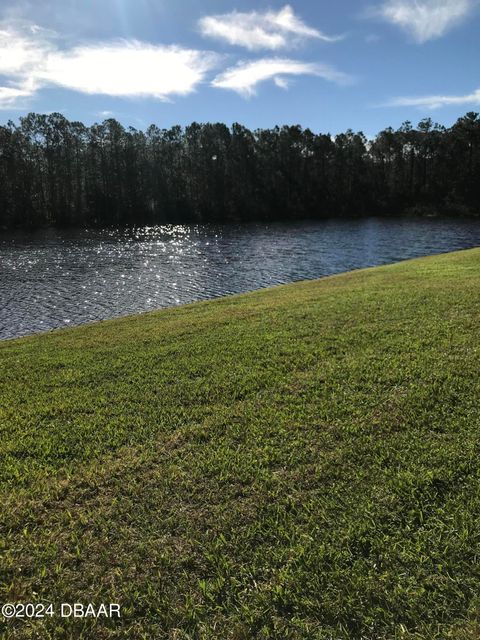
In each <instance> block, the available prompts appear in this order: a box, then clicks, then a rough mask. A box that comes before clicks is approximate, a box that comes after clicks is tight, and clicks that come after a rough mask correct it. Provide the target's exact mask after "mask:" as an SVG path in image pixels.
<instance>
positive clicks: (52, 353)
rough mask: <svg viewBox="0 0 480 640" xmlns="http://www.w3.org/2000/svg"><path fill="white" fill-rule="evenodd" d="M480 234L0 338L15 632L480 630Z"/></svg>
mask: <svg viewBox="0 0 480 640" xmlns="http://www.w3.org/2000/svg"><path fill="white" fill-rule="evenodd" d="M479 320H480V250H477V249H475V250H470V251H462V252H458V253H452V254H446V255H440V256H435V257H431V258H423V259H418V260H412V261H409V262H403V263H398V264H395V265H391V266H387V267H380V268H374V269H367V270H362V271H356V272H351V273H347V274H344V275H340V276H333V277H330V278H326V279H323V280H319V281H314V282H303V283H298V284H293V285H286V286H282V287H276V288H273V289H268V290H262V291H258V292H254V293H251V294H245V295H240V296H233V297H227V298H223V299H220V300H216V301H211V302H202V303H197V304H193V305H189V306H184V307H178V308H172V309H167V310H164V311H160V312H155V313H149V314H145V315H140V316H134V317H128V318H123V319H120V320H114V321H107V322H102V323H99V324H94V325H90V326H84V327H81V328H76V329H71V330H68V329H67V330H62V331H56V332H52V333H48V334H44V335H39V336H32V337H28V338H22V339H19V340H14V341H6V342H3V343H1V344H0V361H1V371H0V382H1V389H0V425H1V427H0V429H1V430H0V434H1V435H0V438H1V440H0V454H1V459H2V464H1V471H0V474H1V475H0V480H1V501H2V510H1V528H2V535H1V536H0V540H1V542H0V544H1V548H0V563H1V580H0V602H13V603H18V602H32V601H33V602H36V603H53V605H54V610H55V611H56V612H57V610H59V606H60V603H62V602H63V603H65V602H66V603H71V602H81V603H85V604H86V603H90V602H92V603H95V604H97V605H98V604H100V603H110V602H114V603H120V604H121V607H122V617H121V619H120V620H118V619H113V620H107V621H105V620H104V619H98V620H94V619H91V618H90V619H76V620H74V619H72V618H61V617H60V616H59V614H58V613H57V615H54V616H53V617H50V616H47V617H45V618H43V619H36V620H25V619H23V620H16V621H14V620H10V621H6V620H4V619H0V630H1V633H2V634H3V635H2V637H5V638H10V637H11V638H22V639H23V638H25V639H26V638H40V637H41V638H64V637H65V638H67V637H72V638H73V637H75V638H77V637H78V638H93V637H95V638H99V639H102V638H105V639H106V638H133V639H135V638H139V639H140V638H165V639H166V638H169V639H174V638H175V639H180V638H181V639H186V638H192V639H193V638H202V639H203V638H204V639H219V640H220V639H222V640H223V639H228V638H231V639H241V638H245V639H250V638H271V639H273V638H282V639H283V638H286V639H289V638H299V639H304V638H305V639H306V638H315V639H325V640H326V639H327V638H329V639H330V638H336V639H337V638H339V639H341V638H348V639H358V638H368V639H372V640H373V639H380V638H409V639H413V638H415V639H416V640H418V639H424V640H434V639H437V640H440V639H441V640H443V639H445V638H462V639H463V638H465V639H467V638H472V639H473V638H476V637H478V634H479V632H480V629H479V625H478V616H479V613H480V610H479V606H480V605H479V600H478V593H479V591H480V566H479V558H480V535H479V530H478V521H479V519H480V491H479V489H480V470H479V462H478V461H479V459H480V457H479V453H480V439H479V435H478V434H479V428H480V412H479V402H478V399H479V397H480V383H479V371H480V347H479V344H480V322H479Z"/></svg>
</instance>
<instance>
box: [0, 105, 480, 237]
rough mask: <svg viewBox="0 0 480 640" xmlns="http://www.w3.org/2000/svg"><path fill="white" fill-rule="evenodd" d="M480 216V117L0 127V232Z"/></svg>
mask: <svg viewBox="0 0 480 640" xmlns="http://www.w3.org/2000/svg"><path fill="white" fill-rule="evenodd" d="M402 213H450V214H479V213H480V117H479V114H478V113H472V112H471V113H467V114H466V115H465V116H464V117H462V118H460V119H459V120H458V121H457V122H456V123H455V124H454V125H453V126H452V127H450V128H445V127H443V126H441V125H438V124H434V123H433V122H432V120H431V119H430V118H426V119H424V120H422V121H421V122H420V123H419V124H418V126H417V127H416V128H414V127H413V126H412V125H411V123H410V122H405V123H404V124H403V125H402V126H401V127H400V128H399V129H397V130H393V129H392V128H387V129H385V130H384V131H381V132H380V133H379V134H378V135H377V136H376V138H375V139H374V140H367V139H366V138H365V136H364V135H363V134H362V133H354V132H353V131H351V130H348V131H347V132H346V133H341V134H339V135H336V136H334V137H333V136H330V135H327V134H315V133H313V132H312V131H310V130H309V129H303V128H302V127H300V126H284V127H275V128H274V129H260V130H256V131H253V132H252V131H249V130H248V129H246V128H245V127H243V126H241V125H239V124H234V125H233V126H232V127H231V128H228V127H227V126H225V125H224V124H198V123H193V124H191V125H190V126H187V127H185V128H182V127H180V126H175V127H172V128H170V129H160V128H158V127H157V126H155V125H152V126H150V127H149V128H148V129H147V131H146V132H142V131H138V130H136V129H134V128H131V127H129V128H127V129H126V128H124V127H123V126H122V125H121V124H120V123H118V122H117V121H116V120H114V119H108V120H105V121H104V122H103V123H101V124H94V125H93V126H91V127H87V126H84V125H83V124H81V123H80V122H69V121H68V120H67V119H66V118H65V117H64V116H62V115H61V114H59V113H53V114H50V115H37V114H33V113H31V114H29V115H27V116H26V117H23V118H20V121H19V124H15V123H13V122H8V123H7V124H6V125H5V126H0V228H3V229H8V228H14V227H27V226H28V227H36V226H47V225H56V226H85V225H102V226H106V225H123V224H125V225H126V224H160V223H167V222H176V223H178V222H237V221H244V220H245V221H247V220H295V219H301V218H323V217H331V216H348V215H374V214H375V215H379V214H380V215H399V214H402Z"/></svg>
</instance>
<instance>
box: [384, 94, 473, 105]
mask: <svg viewBox="0 0 480 640" xmlns="http://www.w3.org/2000/svg"><path fill="white" fill-rule="evenodd" d="M449 105H460V106H465V105H467V106H468V105H474V106H478V105H480V89H477V90H476V91H473V92H472V93H468V94H466V95H464V96H441V95H438V96H419V97H399V98H393V99H392V100H389V101H388V102H387V103H386V104H385V105H384V106H387V107H419V108H422V107H423V108H427V109H439V108H440V107H447V106H449Z"/></svg>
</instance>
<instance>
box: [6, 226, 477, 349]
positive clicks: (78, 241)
mask: <svg viewBox="0 0 480 640" xmlns="http://www.w3.org/2000/svg"><path fill="white" fill-rule="evenodd" d="M479 245H480V221H476V220H471V219H470V220H468V219H467V220H465V219H461V220H459V219H455V220H445V219H435V218H430V219H396V220H389V219H377V218H369V219H364V220H356V221H351V220H349V221H341V222H339V221H328V222H304V223H300V224H250V225H238V226H216V225H197V226H172V225H168V226H164V227H145V228H141V229H136V230H102V231H98V230H86V231H58V230H48V231H42V232H38V233H35V234H17V235H7V234H3V235H0V338H12V337H15V336H21V335H26V334H30V333H35V332H38V331H45V330H48V329H53V328H57V327H64V326H72V325H78V324H81V323H84V322H89V321H93V320H100V319H105V318H112V317H115V316H120V315H125V314H130V313H137V312H139V311H148V310H151V309H158V308H160V307H169V306H172V305H177V304H182V303H185V302H192V301H194V300H203V299H205V298H213V297H216V296H222V295H227V294H231V293H239V292H242V291H248V290H251V289H257V288H259V287H268V286H271V285H275V284H281V283H285V282H291V281H294V280H302V279H306V278H318V277H321V276H325V275H328V274H332V273H339V272H341V271H348V270H350V269H357V268H360V267H367V266H373V265H379V264H385V263H389V262H395V261H397V260H402V259H405V258H410V257H414V256H422V255H429V254H433V253H439V252H444V251H453V250H455V249H464V248H468V247H474V246H479Z"/></svg>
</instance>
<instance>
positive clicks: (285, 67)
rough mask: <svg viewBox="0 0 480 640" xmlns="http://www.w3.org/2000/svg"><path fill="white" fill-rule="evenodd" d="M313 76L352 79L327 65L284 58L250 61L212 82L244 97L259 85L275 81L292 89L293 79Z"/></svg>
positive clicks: (347, 80) (345, 81)
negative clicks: (289, 84) (290, 85)
mask: <svg viewBox="0 0 480 640" xmlns="http://www.w3.org/2000/svg"><path fill="white" fill-rule="evenodd" d="M300 75H312V76H318V77H321V78H323V79H325V80H329V81H331V82H336V83H339V84H346V83H348V82H350V81H351V78H350V77H349V76H348V75H346V74H345V73H342V72H341V71H337V70H336V69H334V68H333V67H331V66H329V65H326V64H319V63H314V62H302V61H300V60H289V59H284V58H263V59H261V60H255V61H250V62H240V63H239V64H237V65H236V66H235V67H231V68H230V69H227V70H226V71H224V72H223V73H221V74H220V75H218V76H217V77H216V78H215V79H214V80H213V82H212V85H213V86H214V87H218V88H221V89H231V90H232V91H236V92H237V93H239V94H240V95H242V96H244V97H249V96H252V95H254V94H255V92H256V88H257V85H258V84H260V83H261V82H265V81H267V80H273V81H274V82H275V84H276V85H277V86H278V87H281V88H283V89H286V88H288V77H289V76H300Z"/></svg>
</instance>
